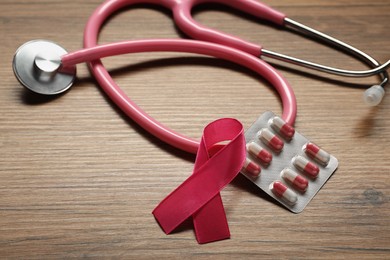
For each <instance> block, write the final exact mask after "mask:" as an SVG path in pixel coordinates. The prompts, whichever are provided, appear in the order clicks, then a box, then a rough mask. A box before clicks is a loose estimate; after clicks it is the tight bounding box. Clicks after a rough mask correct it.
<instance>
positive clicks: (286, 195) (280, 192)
mask: <svg viewBox="0 0 390 260" xmlns="http://www.w3.org/2000/svg"><path fill="white" fill-rule="evenodd" d="M270 188H271V190H272V192H273V193H274V194H275V195H276V196H277V197H279V198H282V199H283V200H285V201H286V202H287V203H288V204H291V205H294V204H295V203H297V201H298V196H297V194H296V193H295V192H294V191H293V190H291V189H289V188H287V186H286V185H284V184H283V183H282V182H280V181H274V182H273V183H272V184H271V187H270Z"/></svg>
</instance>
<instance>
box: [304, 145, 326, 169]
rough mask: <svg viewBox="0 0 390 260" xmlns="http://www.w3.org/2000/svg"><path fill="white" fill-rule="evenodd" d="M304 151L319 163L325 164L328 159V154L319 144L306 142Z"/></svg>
mask: <svg viewBox="0 0 390 260" xmlns="http://www.w3.org/2000/svg"><path fill="white" fill-rule="evenodd" d="M304 151H305V153H306V154H307V155H308V156H310V157H311V158H313V159H314V160H316V161H317V162H319V163H320V164H322V165H324V166H326V165H328V163H329V160H330V154H329V153H327V152H325V151H324V150H322V149H321V148H320V147H319V146H317V145H315V144H314V143H307V144H306V145H305V147H304Z"/></svg>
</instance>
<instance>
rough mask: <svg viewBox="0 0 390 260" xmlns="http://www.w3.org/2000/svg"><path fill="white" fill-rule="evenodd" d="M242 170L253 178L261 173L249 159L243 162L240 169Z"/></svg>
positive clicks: (257, 166)
mask: <svg viewBox="0 0 390 260" xmlns="http://www.w3.org/2000/svg"><path fill="white" fill-rule="evenodd" d="M242 169H243V170H244V171H245V172H247V173H249V174H250V175H252V176H253V177H257V176H259V174H260V172H261V168H260V166H259V165H258V164H256V163H255V162H253V161H252V160H251V159H249V158H246V159H245V162H244V166H243V167H242Z"/></svg>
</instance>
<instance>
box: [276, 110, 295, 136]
mask: <svg viewBox="0 0 390 260" xmlns="http://www.w3.org/2000/svg"><path fill="white" fill-rule="evenodd" d="M270 124H271V127H272V128H273V129H274V130H275V131H276V132H278V133H279V134H281V135H282V136H284V137H286V138H288V139H291V138H293V136H294V134H295V129H294V127H292V126H291V125H289V124H287V123H286V122H285V121H284V120H283V119H281V118H280V117H278V116H275V117H273V118H272V119H271V121H270Z"/></svg>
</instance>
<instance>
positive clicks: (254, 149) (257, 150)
mask: <svg viewBox="0 0 390 260" xmlns="http://www.w3.org/2000/svg"><path fill="white" fill-rule="evenodd" d="M246 149H247V150H248V152H249V153H251V154H252V155H254V156H256V157H257V158H258V159H259V160H260V161H261V162H263V163H266V164H268V163H270V162H271V161H272V154H271V153H270V152H269V151H267V150H266V149H264V148H263V147H261V146H260V145H258V144H257V143H255V142H250V143H249V144H247V146H246Z"/></svg>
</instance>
